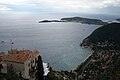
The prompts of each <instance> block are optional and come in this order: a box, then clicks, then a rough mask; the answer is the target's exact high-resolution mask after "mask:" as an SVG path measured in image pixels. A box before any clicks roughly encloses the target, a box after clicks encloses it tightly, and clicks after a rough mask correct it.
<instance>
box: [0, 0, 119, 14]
mask: <svg viewBox="0 0 120 80" xmlns="http://www.w3.org/2000/svg"><path fill="white" fill-rule="evenodd" d="M0 4H1V5H2V6H0V9H1V10H2V9H3V10H4V9H6V10H7V9H8V10H9V9H10V8H8V6H11V5H12V10H17V9H20V10H22V9H23V10H24V9H25V11H27V10H28V11H35V10H36V11H48V12H50V11H53V12H90V11H96V10H98V9H103V8H106V7H111V6H113V7H119V6H120V0H1V1H0ZM14 6H15V7H17V8H14ZM17 11H18V10H17Z"/></svg>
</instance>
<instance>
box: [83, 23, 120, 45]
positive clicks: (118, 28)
mask: <svg viewBox="0 0 120 80" xmlns="http://www.w3.org/2000/svg"><path fill="white" fill-rule="evenodd" d="M81 45H84V46H93V45H96V46H100V47H108V46H109V47H110V46H115V47H119V46H120V23H111V24H108V25H104V26H102V27H100V28H98V29H96V30H95V31H94V32H93V33H92V34H91V35H90V36H88V37H87V38H86V39H84V40H83V43H82V44H81Z"/></svg>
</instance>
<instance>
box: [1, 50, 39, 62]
mask: <svg viewBox="0 0 120 80" xmlns="http://www.w3.org/2000/svg"><path fill="white" fill-rule="evenodd" d="M30 55H31V56H32V58H35V57H37V56H38V55H39V53H38V52H37V51H36V52H35V51H30V50H19V51H18V50H17V51H16V50H12V52H10V53H9V54H6V55H4V56H3V60H7V61H13V62H25V61H26V60H28V59H29V57H30Z"/></svg>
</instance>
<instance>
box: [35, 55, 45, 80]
mask: <svg viewBox="0 0 120 80" xmlns="http://www.w3.org/2000/svg"><path fill="white" fill-rule="evenodd" d="M43 74H44V69H43V62H42V59H41V56H38V61H37V73H36V79H37V80H44V77H43Z"/></svg>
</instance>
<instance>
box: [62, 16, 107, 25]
mask: <svg viewBox="0 0 120 80" xmlns="http://www.w3.org/2000/svg"><path fill="white" fill-rule="evenodd" d="M61 21H67V22H80V23H83V24H95V25H105V24H107V22H103V21H102V20H99V19H90V18H83V17H70V18H61Z"/></svg>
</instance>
